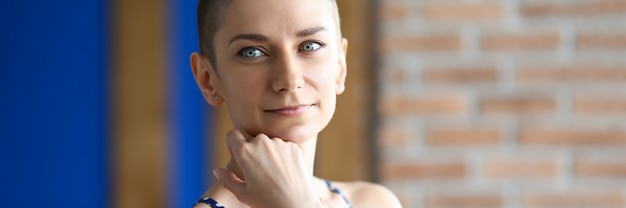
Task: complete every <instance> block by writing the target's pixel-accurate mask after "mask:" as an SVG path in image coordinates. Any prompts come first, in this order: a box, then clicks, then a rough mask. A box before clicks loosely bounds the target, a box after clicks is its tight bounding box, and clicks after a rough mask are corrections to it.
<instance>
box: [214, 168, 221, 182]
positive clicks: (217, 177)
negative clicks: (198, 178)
mask: <svg viewBox="0 0 626 208" xmlns="http://www.w3.org/2000/svg"><path fill="white" fill-rule="evenodd" d="M213 176H215V179H217V180H218V181H219V180H220V177H219V176H217V170H215V169H213Z"/></svg>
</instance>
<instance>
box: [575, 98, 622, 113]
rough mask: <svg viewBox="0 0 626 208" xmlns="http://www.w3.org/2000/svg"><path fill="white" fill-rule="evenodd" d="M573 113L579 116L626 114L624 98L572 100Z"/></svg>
mask: <svg viewBox="0 0 626 208" xmlns="http://www.w3.org/2000/svg"><path fill="white" fill-rule="evenodd" d="M574 111H575V112H576V113H579V114H607V115H610V114H626V97H625V96H622V97H621V98H620V97H615V98H607V97H603V98H599V97H581V98H576V99H575V100H574Z"/></svg>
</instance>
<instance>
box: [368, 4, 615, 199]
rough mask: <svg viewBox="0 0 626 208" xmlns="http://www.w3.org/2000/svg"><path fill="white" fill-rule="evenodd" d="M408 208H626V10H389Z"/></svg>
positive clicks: (383, 140) (393, 110)
mask: <svg viewBox="0 0 626 208" xmlns="http://www.w3.org/2000/svg"><path fill="white" fill-rule="evenodd" d="M377 4H378V6H377V13H378V18H377V21H378V38H379V39H378V45H377V53H378V54H379V55H380V56H379V65H378V76H377V77H378V82H379V83H380V85H379V88H378V90H379V98H378V103H377V106H378V114H379V118H380V120H379V122H378V123H379V124H378V127H377V132H378V135H377V142H378V147H379V150H380V151H379V152H380V153H379V159H380V165H379V168H378V170H379V172H378V175H379V176H380V179H381V181H382V182H383V183H384V184H385V185H387V186H388V187H390V188H391V189H392V190H393V191H394V192H395V193H396V194H398V196H399V197H400V198H401V201H402V203H403V204H404V205H405V207H427V208H439V207H457V208H463V207H477V208H478V207H480V208H485V207H622V208H623V207H626V1H625V0H580V1H573V0H525V1H522V0H380V1H378V3H377Z"/></svg>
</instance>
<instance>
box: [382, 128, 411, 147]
mask: <svg viewBox="0 0 626 208" xmlns="http://www.w3.org/2000/svg"><path fill="white" fill-rule="evenodd" d="M378 134H379V135H378V139H379V144H381V145H383V146H385V147H397V146H404V145H407V144H408V143H409V140H410V138H411V132H410V130H409V129H408V128H406V127H398V126H391V127H385V128H381V129H380V131H379V132H378Z"/></svg>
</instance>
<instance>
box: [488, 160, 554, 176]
mask: <svg viewBox="0 0 626 208" xmlns="http://www.w3.org/2000/svg"><path fill="white" fill-rule="evenodd" d="M484 168H485V169H484V171H485V172H484V173H485V176H487V177H490V178H526V179H532V178H556V177H558V175H559V164H558V162H557V161H555V160H549V159H535V160H528V159H493V160H488V161H486V162H485V164H484Z"/></svg>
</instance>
